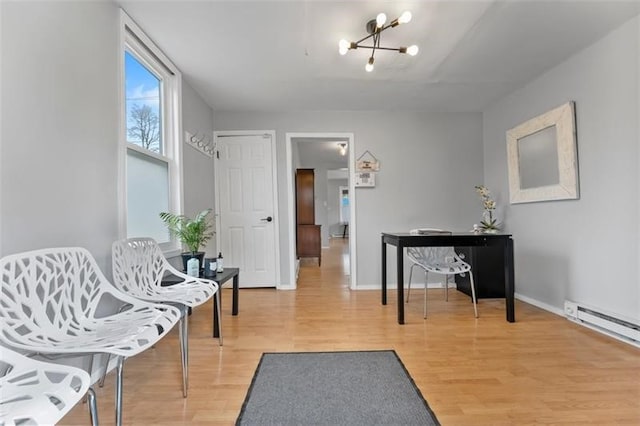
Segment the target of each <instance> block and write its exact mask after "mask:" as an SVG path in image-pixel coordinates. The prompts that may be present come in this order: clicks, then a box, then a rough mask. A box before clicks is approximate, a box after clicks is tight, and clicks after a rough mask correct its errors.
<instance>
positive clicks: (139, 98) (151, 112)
mask: <svg viewBox="0 0 640 426" xmlns="http://www.w3.org/2000/svg"><path fill="white" fill-rule="evenodd" d="M124 55H125V62H124V63H125V97H126V113H127V141H128V142H130V143H133V144H136V145H140V146H142V147H143V148H146V149H149V150H151V151H154V152H157V153H162V125H161V123H162V121H161V119H160V118H161V111H160V84H161V80H160V79H159V78H158V77H156V76H155V74H153V73H152V72H151V71H149V70H148V69H147V68H146V67H145V66H144V65H142V64H141V63H140V62H139V61H138V60H137V59H136V58H135V56H133V55H132V54H131V53H129V52H125V54H124Z"/></svg>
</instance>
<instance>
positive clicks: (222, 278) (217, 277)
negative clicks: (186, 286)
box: [162, 268, 240, 338]
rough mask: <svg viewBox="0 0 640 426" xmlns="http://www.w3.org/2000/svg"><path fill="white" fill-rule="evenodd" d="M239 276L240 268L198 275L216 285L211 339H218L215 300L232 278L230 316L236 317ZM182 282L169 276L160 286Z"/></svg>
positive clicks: (216, 305) (218, 331) (218, 327)
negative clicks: (223, 286)
mask: <svg viewBox="0 0 640 426" xmlns="http://www.w3.org/2000/svg"><path fill="white" fill-rule="evenodd" d="M239 276H240V268H224V271H222V272H218V273H216V274H213V275H207V274H200V278H204V279H207V280H212V281H215V282H217V283H218V291H217V292H216V293H215V294H214V295H213V299H212V300H213V337H215V338H217V337H220V324H218V320H217V318H218V303H217V298H218V297H220V290H221V289H222V285H223V284H224V283H226V282H227V281H229V280H230V279H231V278H233V301H232V306H231V315H234V316H236V315H238V303H239V300H238V299H239V294H238V293H239V291H238V283H239ZM180 282H182V279H181V278H178V277H176V276H174V275H170V276H168V277H164V278H163V279H162V285H163V286H167V285H173V284H178V283H180ZM220 303H221V305H220V306H222V299H220ZM189 314H191V308H189Z"/></svg>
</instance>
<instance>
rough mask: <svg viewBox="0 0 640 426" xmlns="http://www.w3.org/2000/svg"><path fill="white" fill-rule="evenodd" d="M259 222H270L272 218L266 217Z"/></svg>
mask: <svg viewBox="0 0 640 426" xmlns="http://www.w3.org/2000/svg"><path fill="white" fill-rule="evenodd" d="M260 220H261V221H263V222H271V221H272V220H273V218H272V217H271V216H267V217H263V218H262V219H260Z"/></svg>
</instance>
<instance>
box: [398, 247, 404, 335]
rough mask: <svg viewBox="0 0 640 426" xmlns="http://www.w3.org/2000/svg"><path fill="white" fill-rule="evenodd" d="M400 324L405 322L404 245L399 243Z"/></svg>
mask: <svg viewBox="0 0 640 426" xmlns="http://www.w3.org/2000/svg"><path fill="white" fill-rule="evenodd" d="M397 249H398V250H397V254H398V261H397V265H398V290H397V293H398V324H404V247H402V246H401V245H398V247H397Z"/></svg>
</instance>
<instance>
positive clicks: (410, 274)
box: [407, 263, 416, 303]
mask: <svg viewBox="0 0 640 426" xmlns="http://www.w3.org/2000/svg"><path fill="white" fill-rule="evenodd" d="M414 266H416V264H415V263H414V264H412V265H411V269H409V285H408V286H407V303H409V293H411V276H412V275H413V267H414Z"/></svg>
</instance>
